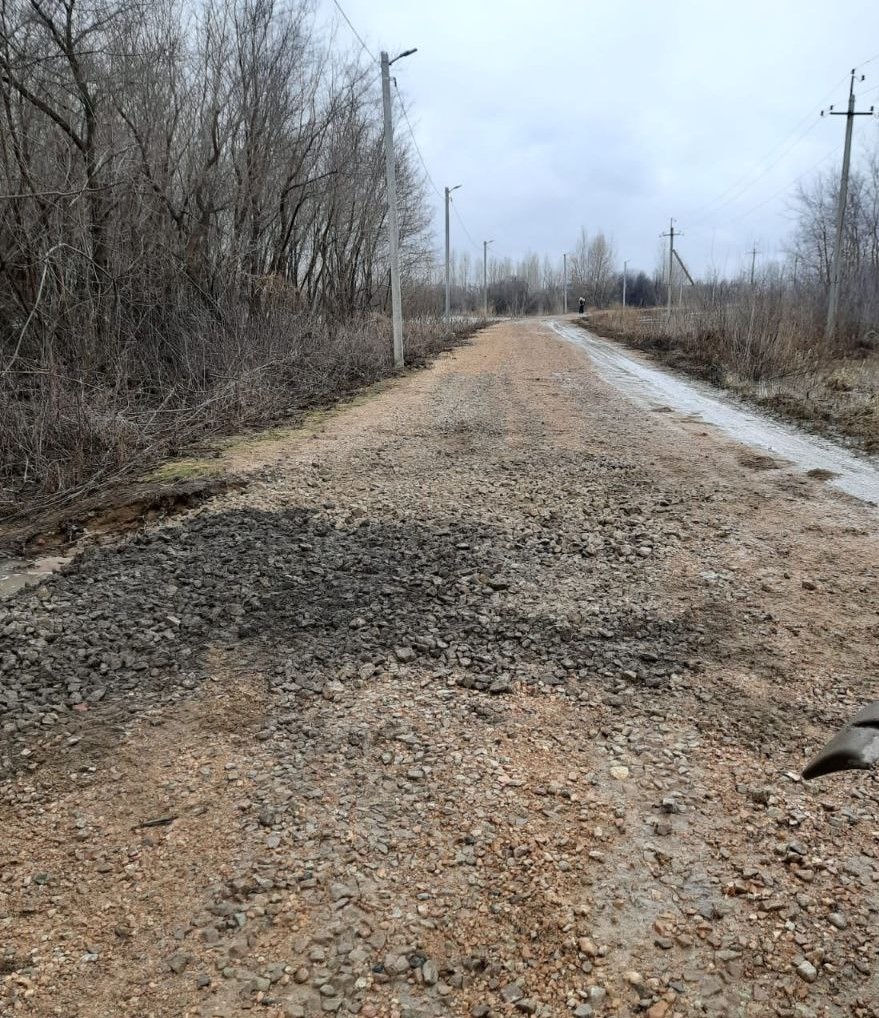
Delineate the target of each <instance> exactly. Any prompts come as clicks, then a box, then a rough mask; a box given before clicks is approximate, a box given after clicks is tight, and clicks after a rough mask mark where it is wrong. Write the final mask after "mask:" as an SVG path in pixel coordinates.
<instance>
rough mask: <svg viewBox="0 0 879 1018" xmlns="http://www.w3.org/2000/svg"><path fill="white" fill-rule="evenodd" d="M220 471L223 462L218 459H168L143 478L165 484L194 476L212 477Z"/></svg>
mask: <svg viewBox="0 0 879 1018" xmlns="http://www.w3.org/2000/svg"><path fill="white" fill-rule="evenodd" d="M222 471H223V464H222V462H221V461H220V460H215V459H212V460H202V459H182V460H169V461H168V462H167V463H162V464H161V465H160V466H158V467H156V469H155V470H153V471H152V472H151V473H149V474H147V476H146V477H145V478H144V480H145V481H155V482H157V483H159V484H167V483H170V482H172V481H189V480H192V479H193V478H196V477H213V476H215V475H216V474H219V473H222Z"/></svg>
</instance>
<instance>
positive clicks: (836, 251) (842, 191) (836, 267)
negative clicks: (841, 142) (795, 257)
mask: <svg viewBox="0 0 879 1018" xmlns="http://www.w3.org/2000/svg"><path fill="white" fill-rule="evenodd" d="M855 74H856V70H855V68H852V76H851V81H850V82H849V89H848V109H847V110H846V112H845V113H842V112H840V111H839V110H834V108H833V107H832V106H831V107H830V109H829V111H828V112H829V114H830V116H831V117H845V149H844V150H843V154H842V177H841V179H840V181H839V206H838V207H837V210H836V244H835V245H834V247H833V263H832V265H831V269H830V293H829V295H828V300H827V327H826V329H825V330H824V335H825V338H826V339H827V340H832V339H833V338H834V337H835V336H836V319H837V315H838V312H839V276H840V265H841V263H842V235H843V230H844V228H845V205H846V202H847V200H848V173H849V167H850V165H851V159H852V128H853V127H854V123H855V117H870V116H872V115H873V107H872V106H871V107H870V109H869V110H856V109H855ZM858 80H859V81H863V80H864V75H863V74H862V75H861V77H860V78H859V79H858ZM821 116H822V117H823V116H824V110H822V111H821Z"/></svg>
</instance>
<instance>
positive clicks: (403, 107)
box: [394, 81, 443, 198]
mask: <svg viewBox="0 0 879 1018" xmlns="http://www.w3.org/2000/svg"><path fill="white" fill-rule="evenodd" d="M394 85H395V86H396V89H397V98H398V99H399V100H400V109H401V110H402V111H403V119H404V120H405V121H406V126H407V127H408V128H409V135H410V137H411V138H412V144H413V145H414V146H415V151H416V152H417V153H418V158H419V159H420V160H421V165H422V166H423V167H424V172H425V174H426V175H427V179H428V180H429V181H430V186H431V187H432V188H433V189H434V191H436V193H437V196H438V197H439V198H442V196H443V194H442V191H440V189H439V188H438V187H437V186H436V182H435V181H434V179H433V177H432V176H431V175H430V170H429V169H428V168H427V162H426V161H425V158H424V154H423V153H422V151H421V146H420V145H419V144H418V139H417V138H416V137H415V131H414V130H413V129H412V123H411V121H410V120H409V113H408V111H407V110H406V103H405V102H404V101H403V93H402V92H401V91H400V86H399V85H397V82H396V81H394Z"/></svg>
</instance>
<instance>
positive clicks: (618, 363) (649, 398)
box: [549, 321, 879, 505]
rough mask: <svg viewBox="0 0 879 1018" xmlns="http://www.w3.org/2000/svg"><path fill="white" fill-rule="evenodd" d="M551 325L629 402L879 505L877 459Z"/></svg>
mask: <svg viewBox="0 0 879 1018" xmlns="http://www.w3.org/2000/svg"><path fill="white" fill-rule="evenodd" d="M549 327H550V328H551V329H552V330H553V332H555V333H556V334H557V335H558V336H561V337H562V339H566V340H568V341H569V342H571V343H574V344H576V345H577V346H579V347H581V348H582V349H583V350H585V351H586V353H587V354H588V355H589V357H590V359H591V360H592V363H593V364H594V365H595V368H596V370H597V371H598V373H599V374H600V375H601V376H602V378H604V379H605V381H607V382H610V383H611V385H613V386H615V387H616V388H617V389H619V390H620V391H621V392H622V393H624V394H625V395H626V396H629V397H630V398H631V399H634V400H636V401H638V402H641V403H644V404H647V405H650V406H654V407H655V406H656V405H661V406H667V407H671V409H673V410H678V411H680V412H682V413H686V414H692V415H694V416H696V417H698V418H700V419H701V420H703V421H705V423H706V424H713V425H714V426H715V427H717V428H720V429H721V430H722V431H724V432H726V434H728V435H729V436H730V438H733V439H735V440H736V441H737V442H741V443H743V444H744V445H749V446H752V447H753V448H755V449H762V450H764V451H765V452H768V453H772V455H774V456H776V457H778V458H779V459H784V460H788V461H789V462H790V463H793V464H794V465H795V466H797V467H799V468H800V469H802V470H822V471H827V472H828V473H829V474H832V475H833V476H832V477H830V478H828V483H829V484H832V485H835V486H836V487H837V488H840V489H841V490H842V491H845V492H847V493H848V494H849V495H853V496H854V497H855V498H858V499H861V500H862V501H864V502H869V503H871V504H875V505H879V460H877V459H875V458H872V457H868V456H860V455H857V454H855V453H853V452H851V451H849V450H848V449H846V448H845V447H843V446H841V445H837V444H836V443H835V442H830V441H827V440H826V439H823V438H818V437H816V436H813V435H808V434H806V433H805V432H802V431H800V430H799V429H798V428H796V427H794V426H793V425H788V424H784V423H781V422H780V421H776V420H773V419H772V418H769V417H765V416H764V415H763V414H760V413H758V412H757V411H754V410H749V409H746V408H745V407H744V406H742V405H740V404H738V403H737V402H736V401H735V400H734V399H732V398H730V397H726V396H724V395H723V394H722V393H720V392H718V391H717V390H716V389H712V388H711V387H710V386H708V385H706V384H704V383H700V382H698V381H695V380H690V379H683V378H681V377H679V376H678V375H673V374H670V373H669V372H666V371H663V370H662V369H661V368H655V367H651V366H650V365H648V364H645V363H643V362H642V361H640V360H637V359H636V358H635V357H632V356H629V355H628V354H627V353H626V352H625V350H624V349H623V348H622V347H620V346H617V344H615V343H611V342H608V341H607V340H604V339H599V337H598V336H594V335H593V334H592V333H589V332H586V331H585V330H583V329H581V328H580V327H579V326H577V325H568V324H566V323H563V322H557V321H554V322H551V323H549Z"/></svg>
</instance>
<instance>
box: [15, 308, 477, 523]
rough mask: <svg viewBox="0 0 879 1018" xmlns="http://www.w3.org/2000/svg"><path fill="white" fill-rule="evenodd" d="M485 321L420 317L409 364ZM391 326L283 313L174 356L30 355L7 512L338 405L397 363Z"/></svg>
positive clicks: (368, 319)
mask: <svg viewBox="0 0 879 1018" xmlns="http://www.w3.org/2000/svg"><path fill="white" fill-rule="evenodd" d="M194 324H197V323H194ZM473 331H474V326H473V325H469V324H464V323H460V322H458V323H454V322H453V323H444V322H443V321H442V320H440V319H437V318H419V319H411V320H409V321H408V322H407V326H406V336H405V342H406V360H407V365H408V366H409V367H416V366H418V365H420V364H423V363H425V362H427V361H429V360H430V359H431V358H433V357H434V356H436V354H438V353H439V352H441V351H443V350H446V349H449V348H450V347H451V346H453V345H454V344H455V343H457V342H460V341H461V340H462V339H463V338H465V337H466V336H468V335H470V334H471V333H472V332H473ZM390 332H391V330H390V323H389V322H388V321H387V320H386V319H385V318H383V317H381V316H379V315H372V316H364V317H362V318H359V319H354V320H349V321H343V322H335V323H330V322H326V323H321V322H320V321H315V320H311V319H303V318H301V317H296V316H292V315H290V314H286V313H280V314H278V315H275V316H272V315H269V316H266V317H264V318H263V319H261V320H260V321H259V322H251V323H249V324H246V325H238V326H237V327H235V328H231V329H228V330H226V331H224V330H221V329H219V328H218V327H217V324H216V322H211V323H207V324H206V327H205V328H204V330H203V331H200V330H199V329H198V328H197V327H194V328H193V329H192V331H191V333H190V334H189V335H188V337H187V340H186V356H185V358H181V357H179V356H176V357H175V358H174V359H173V361H172V360H171V359H170V358H168V359H167V360H166V361H164V362H163V361H162V360H161V359H160V358H156V360H155V361H154V362H152V363H145V362H144V360H142V359H137V361H136V362H134V363H132V362H131V360H130V359H129V360H128V361H126V358H125V356H124V355H120V356H119V357H118V358H117V359H115V360H113V361H111V362H110V363H108V364H104V365H102V366H101V367H99V368H98V367H91V368H89V367H86V366H80V367H77V366H76V365H74V364H72V363H67V364H66V365H62V364H59V363H57V362H52V361H51V360H49V359H45V360H41V361H34V360H31V361H29V362H27V361H24V360H22V361H21V362H20V363H19V364H17V365H16V370H14V371H9V372H7V373H6V374H5V375H3V376H0V417H2V420H3V428H2V429H0V521H2V520H8V519H9V518H11V517H13V516H14V517H19V516H21V515H22V514H24V513H28V512H31V511H36V510H38V509H44V508H48V507H49V506H57V505H59V504H64V503H65V502H68V501H75V500H77V499H79V498H81V497H82V496H83V495H85V494H87V493H89V492H91V491H94V490H95V489H97V488H99V487H100V486H101V485H105V484H107V483H109V482H110V481H116V480H119V479H120V478H122V477H124V476H126V475H129V474H132V473H136V472H143V471H144V470H145V469H146V468H148V467H149V466H150V465H152V464H154V463H156V462H158V461H159V460H161V459H163V458H166V457H168V456H173V455H176V453H177V452H178V450H179V449H180V448H181V446H183V445H185V444H187V443H191V442H192V441H193V440H196V439H200V438H204V437H206V436H210V435H219V434H227V433H230V432H234V431H239V430H241V429H242V428H247V427H255V426H261V425H266V424H270V423H272V422H274V421H278V420H282V419H285V418H290V417H293V418H295V417H296V416H297V415H299V414H301V413H302V412H303V411H305V410H307V409H311V408H315V407H322V406H328V405H331V404H332V403H334V402H336V401H337V400H339V399H340V398H341V397H343V396H345V395H348V394H350V393H352V392H355V391H357V390H359V389H361V388H363V387H365V386H368V385H370V384H372V383H373V382H376V381H378V380H379V379H381V378H383V377H385V376H387V375H389V374H392V373H393V371H394V367H393V359H392V353H391V340H390ZM178 345H179V344H178Z"/></svg>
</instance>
